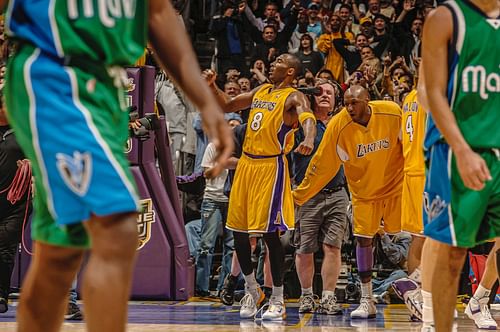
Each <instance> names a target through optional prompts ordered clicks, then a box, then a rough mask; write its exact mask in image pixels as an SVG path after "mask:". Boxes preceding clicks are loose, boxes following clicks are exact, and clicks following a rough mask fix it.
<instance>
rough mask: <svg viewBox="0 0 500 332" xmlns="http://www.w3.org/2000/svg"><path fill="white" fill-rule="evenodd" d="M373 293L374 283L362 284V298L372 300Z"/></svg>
mask: <svg viewBox="0 0 500 332" xmlns="http://www.w3.org/2000/svg"><path fill="white" fill-rule="evenodd" d="M372 295H373V291H372V282H371V281H370V282H366V283H364V282H362V283H361V297H368V298H372Z"/></svg>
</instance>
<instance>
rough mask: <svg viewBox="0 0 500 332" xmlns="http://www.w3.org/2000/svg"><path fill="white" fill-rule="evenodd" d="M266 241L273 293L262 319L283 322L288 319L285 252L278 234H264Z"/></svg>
mask: <svg viewBox="0 0 500 332" xmlns="http://www.w3.org/2000/svg"><path fill="white" fill-rule="evenodd" d="M264 241H265V242H266V245H267V248H268V251H267V252H268V255H269V263H270V267H271V275H272V277H273V292H272V295H271V298H270V299H269V308H268V309H267V310H266V312H265V313H264V314H263V315H262V319H266V320H282V319H284V318H285V317H286V309H285V300H284V297H283V276H284V270H283V268H284V266H283V262H284V260H285V251H284V249H283V246H282V244H281V241H280V238H279V233H278V232H272V233H264Z"/></svg>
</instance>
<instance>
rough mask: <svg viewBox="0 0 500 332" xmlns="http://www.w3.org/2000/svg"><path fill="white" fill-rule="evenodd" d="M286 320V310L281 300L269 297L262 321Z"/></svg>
mask: <svg viewBox="0 0 500 332" xmlns="http://www.w3.org/2000/svg"><path fill="white" fill-rule="evenodd" d="M285 318H286V308H285V303H283V300H278V299H277V298H276V297H274V296H271V298H270V299H269V307H268V308H267V310H266V312H264V314H263V315H262V320H283V319H285Z"/></svg>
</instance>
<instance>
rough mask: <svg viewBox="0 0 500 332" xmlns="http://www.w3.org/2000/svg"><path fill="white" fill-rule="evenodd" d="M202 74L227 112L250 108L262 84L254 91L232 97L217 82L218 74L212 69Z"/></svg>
mask: <svg viewBox="0 0 500 332" xmlns="http://www.w3.org/2000/svg"><path fill="white" fill-rule="evenodd" d="M202 76H203V78H204V79H205V81H206V82H207V84H208V86H209V87H210V90H211V91H212V93H213V95H214V96H215V99H216V100H217V102H218V103H219V105H220V107H222V110H223V111H224V112H225V113H232V112H237V111H241V110H244V109H247V108H249V107H250V105H251V104H252V99H253V96H254V95H255V93H256V92H257V91H258V90H259V89H260V86H258V87H255V88H254V89H253V90H252V91H249V92H244V93H241V94H239V95H237V96H236V97H234V98H232V97H231V96H228V95H227V94H226V93H225V92H224V91H222V90H221V89H219V87H218V86H217V84H215V79H216V78H217V74H216V73H215V72H214V71H213V70H212V69H206V70H204V71H203V74H202Z"/></svg>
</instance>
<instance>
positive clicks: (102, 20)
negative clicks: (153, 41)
mask: <svg viewBox="0 0 500 332" xmlns="http://www.w3.org/2000/svg"><path fill="white" fill-rule="evenodd" d="M148 4H149V2H148V1H147V0H11V1H10V4H9V8H8V10H7V29H8V32H9V34H10V35H11V36H13V37H15V38H17V39H19V40H22V41H23V42H27V43H31V44H33V45H34V46H35V47H38V48H40V49H41V51H42V52H44V53H46V54H49V55H51V56H54V57H58V58H64V57H81V58H83V59H89V60H91V61H94V62H97V63H100V64H103V65H105V66H112V65H130V64H133V63H134V62H135V61H136V60H137V59H138V58H139V57H140V56H141V55H142V54H143V53H144V48H145V47H146V41H147V22H148Z"/></svg>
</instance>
